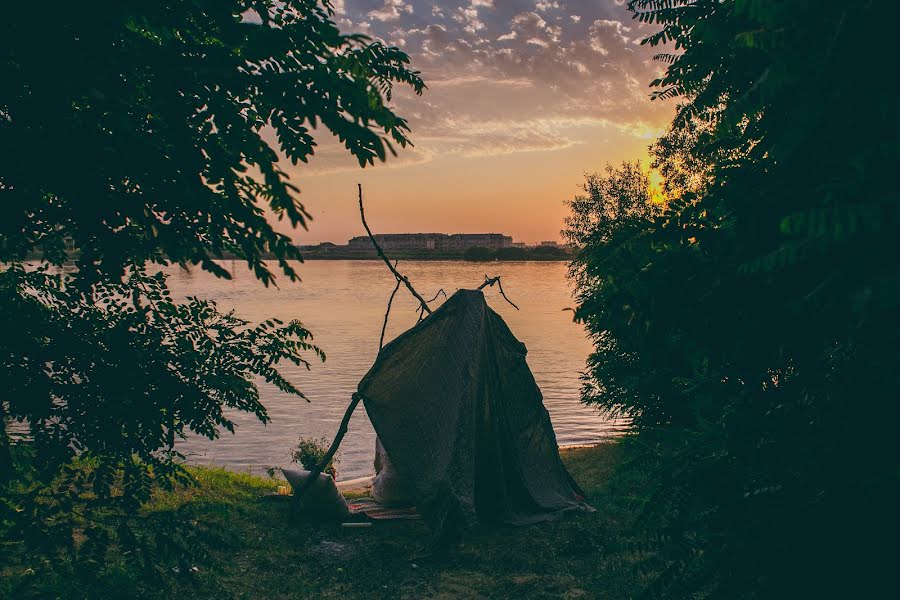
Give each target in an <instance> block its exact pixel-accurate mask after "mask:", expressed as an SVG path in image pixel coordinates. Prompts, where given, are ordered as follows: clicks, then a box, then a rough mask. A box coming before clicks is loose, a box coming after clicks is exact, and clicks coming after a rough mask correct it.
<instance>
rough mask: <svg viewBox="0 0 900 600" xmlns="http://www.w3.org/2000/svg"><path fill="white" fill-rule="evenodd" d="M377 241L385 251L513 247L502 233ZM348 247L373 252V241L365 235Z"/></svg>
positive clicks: (396, 236) (382, 236) (390, 236)
mask: <svg viewBox="0 0 900 600" xmlns="http://www.w3.org/2000/svg"><path fill="white" fill-rule="evenodd" d="M375 241H377V242H378V245H379V246H381V247H382V249H384V250H468V249H469V248H491V249H493V250H496V249H497V248H509V247H511V246H512V245H513V241H512V238H511V237H509V236H508V235H503V234H501V233H454V234H452V235H447V234H446V233H376V234H375ZM347 245H348V246H349V248H350V249H351V250H372V241H371V240H370V239H369V237H368V236H365V235H360V236H357V237H355V238H353V239H351V240H350V242H349V243H348V244H347Z"/></svg>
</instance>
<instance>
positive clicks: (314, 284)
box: [167, 260, 623, 480]
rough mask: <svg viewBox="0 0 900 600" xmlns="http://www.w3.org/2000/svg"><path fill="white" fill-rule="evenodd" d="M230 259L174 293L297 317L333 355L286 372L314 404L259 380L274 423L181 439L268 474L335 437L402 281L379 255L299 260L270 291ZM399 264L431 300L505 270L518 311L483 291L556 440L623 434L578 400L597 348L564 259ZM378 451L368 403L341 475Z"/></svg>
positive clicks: (213, 456) (412, 315)
mask: <svg viewBox="0 0 900 600" xmlns="http://www.w3.org/2000/svg"><path fill="white" fill-rule="evenodd" d="M223 266H225V267H226V268H229V270H231V271H232V273H233V275H234V279H233V280H232V281H224V280H220V279H216V278H215V277H213V276H211V275H208V274H206V273H202V272H200V271H197V270H193V271H183V270H181V269H178V268H171V269H168V270H167V272H168V273H169V274H170V275H171V277H170V278H169V284H170V287H171V289H172V292H173V295H175V296H176V297H178V296H189V295H190V296H193V295H196V296H200V297H205V298H210V299H213V300H216V301H217V302H218V303H219V306H220V308H222V309H232V308H233V309H235V311H236V313H237V315H238V316H240V317H242V318H244V319H246V320H249V321H252V322H259V321H262V320H265V319H267V318H271V317H278V318H280V319H282V320H284V321H289V320H291V319H300V320H301V321H302V322H303V323H304V325H306V326H307V328H308V329H310V330H311V331H312V332H313V334H314V335H315V342H316V344H318V345H319V346H320V347H321V348H322V349H323V350H324V351H325V354H326V355H327V360H326V362H324V363H318V362H315V363H313V364H312V369H311V370H310V371H307V370H306V369H302V368H297V367H294V366H293V365H287V366H285V367H284V370H283V372H284V373H285V374H286V375H287V377H288V378H289V379H290V380H291V381H292V382H293V383H295V384H296V385H297V386H298V387H299V388H300V389H301V390H303V392H304V393H305V394H306V395H307V396H308V397H309V399H310V401H311V402H309V403H307V402H305V401H304V400H302V399H300V398H296V397H294V396H291V395H288V394H284V393H282V392H280V391H279V390H277V389H275V388H274V387H272V386H268V385H266V384H265V383H263V384H261V390H260V391H261V395H262V400H263V403H264V404H265V406H266V407H267V409H268V411H269V416H270V417H271V418H272V422H271V423H269V424H268V425H265V426H264V425H262V424H260V423H259V422H258V421H257V420H256V419H255V418H254V417H252V416H248V415H242V414H237V415H234V419H235V421H236V423H237V424H238V427H237V429H236V433H235V434H234V435H231V434H229V433H228V432H224V433H223V435H222V437H221V438H220V439H217V440H214V441H210V440H206V439H202V438H191V439H189V440H187V441H186V442H183V443H182V444H181V448H180V449H181V451H182V452H184V453H185V454H186V455H187V456H188V458H189V460H190V461H191V462H194V463H198V464H204V465H209V464H214V465H217V466H223V467H227V468H230V469H235V470H243V471H248V470H250V471H252V472H254V473H257V472H259V473H261V472H262V471H263V470H264V469H266V468H267V467H270V466H282V465H287V464H288V463H290V460H291V459H290V450H291V447H292V446H294V445H295V444H296V442H297V438H298V437H299V436H315V437H322V436H325V437H327V438H328V439H329V441H330V440H331V438H332V436H334V433H335V431H336V430H337V427H338V424H339V423H340V420H341V417H342V416H343V413H344V410H345V409H346V407H347V404H348V403H349V401H350V395H351V394H352V393H353V392H354V391H355V389H356V385H357V383H358V382H359V380H360V379H361V378H362V376H363V375H364V374H365V373H366V371H367V370H368V369H369V367H370V366H371V365H372V362H373V361H374V359H375V355H376V354H377V351H378V337H379V335H380V333H381V324H382V320H383V318H384V310H385V305H386V303H387V300H388V297H389V296H390V294H391V290H392V289H393V287H394V278H393V276H392V275H391V274H390V272H389V271H388V270H387V267H385V265H384V264H383V263H381V262H378V261H349V260H348V261H343V260H342V261H327V260H320V261H310V262H307V263H304V264H302V265H300V268H299V272H300V276H301V277H302V279H303V281H302V283H297V284H291V283H289V282H287V281H284V282H282V285H281V287H280V288H279V289H271V288H270V289H266V288H264V287H263V286H262V285H261V284H259V283H258V282H257V281H256V280H255V279H254V278H253V277H252V275H251V274H250V273H249V272H248V271H247V270H246V267H245V266H243V265H242V264H241V263H229V262H226V263H223ZM400 269H401V271H402V272H403V273H404V274H406V275H408V276H409V278H410V280H411V281H412V282H413V284H414V285H415V286H416V289H417V290H418V291H419V292H420V293H421V294H422V295H423V296H426V297H428V298H430V297H431V296H432V295H433V294H434V293H435V292H436V291H437V290H438V289H440V288H443V289H444V290H446V292H447V294H452V293H453V292H455V291H456V290H457V289H458V288H474V287H477V286H478V285H479V284H480V283H481V282H482V281H483V280H484V274H485V272H487V273H489V274H491V275H502V277H503V284H504V285H503V288H504V290H505V291H506V293H507V295H508V296H509V297H510V299H512V300H513V302H515V303H516V304H518V306H519V308H520V309H521V310H520V311H516V310H515V309H514V308H513V307H511V306H510V305H508V304H507V303H506V302H504V301H503V299H502V298H501V297H500V296H499V294H498V293H497V291H496V290H495V289H491V288H489V289H487V290H485V295H486V297H487V299H488V303H489V304H490V305H491V307H492V308H493V309H494V310H495V311H497V312H498V313H500V315H501V316H502V317H503V318H504V319H505V320H506V322H507V324H508V325H509V327H510V329H511V330H512V332H513V334H515V335H516V337H518V338H519V339H520V340H521V341H522V342H524V343H525V345H526V346H527V347H528V364H529V366H530V367H531V369H532V371H533V372H534V375H535V379H536V380H537V383H538V385H539V386H540V388H541V390H542V392H543V394H544V404H545V405H546V407H547V409H548V410H549V412H550V417H551V420H552V421H553V426H554V428H555V430H556V436H557V439H558V441H559V443H560V445H570V444H586V443H592V442H597V441H599V440H602V439H604V438H608V437H610V436H612V435H615V434H616V433H618V432H620V431H621V430H622V429H623V426H622V424H621V423H616V422H612V421H609V420H607V419H605V418H604V417H603V416H601V415H599V414H598V413H597V412H596V411H595V410H594V409H592V408H588V407H586V406H584V405H582V404H581V403H580V402H579V388H580V380H579V376H580V372H581V370H582V369H583V368H584V364H585V359H586V358H587V356H588V353H589V352H590V350H591V345H590V342H589V341H588V340H587V338H586V336H585V333H584V330H583V328H582V327H581V326H580V325H577V324H575V323H573V322H572V317H571V315H572V313H571V312H568V311H564V310H563V309H565V308H567V307H570V306H572V305H573V302H572V298H571V288H570V287H569V285H568V282H567V280H566V277H565V275H566V265H565V263H561V262H520V263H514V262H502V263H488V264H484V263H467V262H462V261H446V262H431V261H406V262H403V261H401V262H400ZM282 279H283V278H282ZM415 307H416V303H415V301H414V300H413V299H412V298H411V297H410V295H409V294H408V293H406V292H405V291H404V290H403V289H401V290H400V292H398V294H397V297H396V298H395V300H394V306H393V309H392V311H391V321H390V323H389V324H388V330H387V335H386V336H385V343H387V341H389V340H391V339H393V338H394V337H395V336H397V335H399V334H400V333H402V332H403V331H404V330H406V329H408V328H409V327H411V326H412V325H414V324H415V322H416V311H415ZM374 447H375V433H374V431H373V430H372V426H371V424H370V423H369V419H368V417H367V416H366V413H365V410H363V408H362V405H360V407H359V408H358V409H357V411H356V413H355V414H354V416H353V419H352V420H351V422H350V428H349V431H348V432H347V436H346V437H345V438H344V441H343V443H342V444H341V449H340V451H339V453H338V457H339V459H340V463H339V464H338V472H339V473H338V479H342V480H343V479H352V478H355V477H361V476H365V475H368V474H370V473H372V472H373V468H372V459H373V455H374Z"/></svg>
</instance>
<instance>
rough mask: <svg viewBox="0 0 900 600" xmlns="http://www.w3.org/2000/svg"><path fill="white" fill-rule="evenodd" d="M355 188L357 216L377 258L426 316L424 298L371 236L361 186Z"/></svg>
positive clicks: (427, 310) (426, 304)
mask: <svg viewBox="0 0 900 600" xmlns="http://www.w3.org/2000/svg"><path fill="white" fill-rule="evenodd" d="M356 186H357V188H358V189H359V216H360V218H362V224H363V227H365V228H366V233H367V234H369V239H370V240H372V245H373V246H375V252H377V253H378V256H380V257H381V260H383V261H384V264H386V265H387V266H388V269H390V270H391V273H393V274H394V277H396V278H397V279H398V280H399V281H402V282H403V284H404V285H406V289H408V290H409V293H410V294H412V295H413V296H414V297H415V299H416V300H418V301H419V304H420V305H421V306H422V310H423V311H424V312H427V313H428V314H431V309H430V308H428V302H427V301H426V300H425V298H423V297H422V296H420V295H419V292H417V291H416V290H415V288H414V287H413V286H412V284H411V283H410V282H409V279H408V278H407V277H406V275H403V274H401V273H400V272H399V271H398V270H397V269H396V268H395V267H394V265H392V264H391V261H390V260H388V257H387V256H385V254H384V250H382V249H381V246H379V245H378V242H377V241H375V236H374V235H373V234H372V230H371V229H369V224H368V223H366V212H365V210H363V196H362V184H361V183H357V184H356Z"/></svg>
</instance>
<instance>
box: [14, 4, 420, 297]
mask: <svg viewBox="0 0 900 600" xmlns="http://www.w3.org/2000/svg"><path fill="white" fill-rule="evenodd" d="M331 15H332V9H331V5H330V4H329V3H328V2H327V0H325V1H322V2H320V1H319V0H290V1H287V2H275V1H274V0H264V1H256V0H253V1H250V0H230V1H224V2H208V1H202V0H180V1H177V2H162V3H161V2H149V3H147V2H116V3H114V4H113V5H110V4H109V3H88V4H83V3H82V4H72V3H69V4H60V5H56V6H54V8H53V10H52V11H50V12H49V13H47V14H44V15H41V16H40V18H38V16H37V15H35V13H34V8H33V7H31V6H28V5H27V4H24V3H13V4H11V5H10V6H9V7H7V13H6V18H5V19H4V20H3V23H2V24H0V37H2V39H3V40H4V48H5V50H4V60H3V61H2V62H0V79H2V80H3V82H4V85H3V90H2V91H0V117H2V118H0V147H2V148H4V150H5V156H4V159H3V164H2V167H0V211H2V212H0V260H10V259H16V258H21V257H22V256H24V254H25V253H26V252H28V251H29V250H31V249H33V248H34V247H35V246H40V247H42V248H44V250H45V251H46V252H47V257H48V259H49V260H50V261H51V262H54V263H58V262H59V261H60V260H61V259H62V247H63V246H62V240H63V239H64V238H70V239H71V240H73V241H74V243H75V245H76V246H77V247H78V248H79V250H80V252H81V258H80V259H79V261H78V270H79V277H80V278H87V277H89V276H90V277H94V278H100V277H102V276H118V275H121V273H122V268H123V266H125V265H127V264H130V263H132V262H142V261H148V260H149V261H164V260H171V261H175V262H181V263H190V264H199V265H201V266H202V267H203V268H204V269H207V270H210V271H212V272H214V273H216V274H217V275H220V276H224V277H227V272H225V270H223V269H222V268H221V267H219V266H218V265H216V264H215V263H214V262H213V261H212V257H214V256H215V255H217V254H220V253H221V252H223V251H225V250H229V251H231V252H234V253H236V254H238V255H239V256H241V257H242V258H243V259H244V260H246V261H247V262H248V263H249V265H250V266H251V267H252V268H253V269H254V271H255V272H256V275H257V276H258V277H259V278H260V279H261V280H262V281H263V282H265V283H268V282H270V281H271V277H272V274H271V272H270V270H269V268H268V267H266V265H264V264H263V262H262V261H261V259H260V254H261V253H262V252H263V251H269V252H272V253H273V254H274V255H275V256H276V257H277V259H278V262H279V265H280V267H281V269H282V270H283V271H284V273H286V274H287V275H288V276H289V277H295V276H296V273H295V271H294V268H293V267H292V266H291V265H290V263H289V262H288V261H289V260H291V259H298V258H300V255H299V252H298V250H297V249H296V247H295V246H293V245H292V244H291V240H290V238H289V237H288V236H285V235H283V234H278V233H276V232H275V231H274V230H273V229H272V227H271V225H270V223H269V222H268V221H267V218H266V215H265V211H266V210H268V211H270V212H271V213H272V214H274V216H275V217H277V218H278V219H282V218H286V219H288V220H289V221H290V223H291V224H292V225H294V226H305V225H306V223H307V221H308V218H309V215H308V214H307V213H306V212H305V211H304V209H303V205H302V204H301V203H300V201H299V199H298V197H297V191H298V190H297V188H296V187H295V185H294V184H292V183H291V182H290V181H289V180H288V176H287V174H286V173H285V170H284V167H283V165H282V164H280V162H279V155H281V156H282V157H283V158H284V159H286V160H290V161H291V162H292V163H294V164H297V163H298V161H299V162H307V161H308V160H309V157H310V156H311V155H312V154H313V151H314V149H315V140H314V137H313V133H314V130H315V128H316V127H319V128H322V129H326V130H328V131H330V132H331V133H332V134H333V135H335V136H337V138H338V139H339V140H340V142H341V143H342V144H343V145H344V146H345V147H346V148H347V150H348V151H349V152H350V153H351V154H352V155H353V156H355V157H356V158H357V159H358V161H359V163H360V165H365V164H371V163H372V162H373V161H374V160H375V159H379V160H384V159H385V157H386V155H387V154H388V153H389V152H392V151H393V149H394V145H398V146H401V147H402V146H405V145H406V144H407V143H408V141H409V140H408V137H407V133H408V130H409V128H408V126H407V123H406V121H405V120H404V119H403V118H401V117H399V116H398V115H396V114H394V112H393V111H392V110H391V109H390V107H389V106H388V104H387V103H386V101H387V100H388V99H389V98H390V96H391V91H392V85H393V84H394V83H402V84H404V85H408V86H410V87H411V88H412V89H413V90H414V91H415V92H417V93H421V91H422V89H423V88H424V84H423V82H422V80H421V79H420V78H419V76H418V74H417V73H416V72H413V71H410V70H409V69H408V68H407V63H408V58H407V57H406V55H405V54H403V53H402V52H401V51H400V50H398V49H397V48H393V47H386V46H385V45H383V44H381V43H379V42H372V41H370V40H369V39H368V38H366V37H365V36H361V35H347V34H342V33H341V32H340V31H339V30H338V28H337V26H336V25H335V24H334V23H333V22H332V21H331V19H330V17H331ZM269 141H272V142H274V147H273V146H272V145H270V143H269Z"/></svg>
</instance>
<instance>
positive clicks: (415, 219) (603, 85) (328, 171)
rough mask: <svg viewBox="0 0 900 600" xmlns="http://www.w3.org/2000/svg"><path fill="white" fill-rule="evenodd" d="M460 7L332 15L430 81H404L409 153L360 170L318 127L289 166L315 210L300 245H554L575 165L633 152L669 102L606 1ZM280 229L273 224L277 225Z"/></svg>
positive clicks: (634, 35)
mask: <svg viewBox="0 0 900 600" xmlns="http://www.w3.org/2000/svg"><path fill="white" fill-rule="evenodd" d="M457 4H458V5H457V6H452V5H450V4H446V3H442V4H441V5H440V6H437V5H432V4H430V3H427V2H425V3H420V2H414V1H413V2H406V1H405V0H359V1H353V0H345V1H344V2H341V3H338V9H339V10H338V14H337V16H336V20H337V21H338V23H339V25H340V26H341V28H342V29H343V30H344V31H362V32H365V33H368V34H369V35H371V36H373V37H375V38H376V39H383V40H384V41H385V42H387V43H390V44H394V45H398V46H401V47H402V48H404V50H406V51H407V52H408V53H409V55H410V58H411V60H412V67H413V68H416V69H419V70H421V71H422V75H423V78H424V79H425V81H426V83H427V84H428V86H429V89H428V90H426V92H425V94H424V95H423V96H422V97H416V96H414V95H412V94H410V93H407V92H406V91H405V90H400V91H399V93H398V94H397V95H396V97H395V99H394V102H393V104H394V106H395V108H396V110H397V112H398V113H399V114H400V115H401V116H403V117H405V118H407V119H408V120H409V123H410V125H411V127H412V134H411V138H412V140H413V143H414V144H415V148H412V149H406V150H400V151H399V153H400V156H399V157H397V158H389V159H388V162H387V163H386V164H381V165H376V166H375V167H367V168H366V169H360V168H359V167H357V166H356V163H355V161H354V160H353V159H351V158H349V157H348V156H346V152H345V151H344V150H343V149H342V148H340V147H338V146H337V144H336V143H334V142H333V141H332V140H331V139H330V137H329V135H328V134H327V132H320V135H319V136H318V137H317V141H319V143H320V148H319V150H318V151H317V155H316V156H315V157H314V158H313V159H312V161H311V162H310V164H309V165H303V164H300V165H298V166H297V167H292V166H291V165H290V163H288V164H287V165H286V167H285V168H286V170H287V171H288V172H289V173H291V175H292V180H293V182H294V183H295V184H297V185H298V186H299V187H300V188H301V190H302V194H301V197H300V199H301V201H302V202H303V203H304V205H305V206H306V208H307V210H308V211H309V212H310V213H311V214H312V215H313V219H314V220H313V221H312V222H311V224H310V227H309V231H307V232H303V231H295V232H291V235H292V236H293V237H294V239H296V240H297V241H299V242H301V243H304V244H312V243H318V242H322V241H332V242H336V243H345V242H346V240H347V239H349V238H350V237H352V236H355V235H362V234H363V233H364V231H363V229H362V225H361V224H360V221H359V215H358V212H357V205H356V183H357V182H359V183H362V184H363V189H364V194H365V200H366V211H367V218H368V221H369V224H370V225H371V226H372V228H373V230H374V231H376V232H380V233H396V232H416V231H423V232H424V231H429V232H430V231H436V232H444V233H456V232H498V233H506V234H509V235H512V236H513V237H514V238H515V239H516V240H517V241H524V242H528V243H534V242H538V241H542V240H558V239H559V230H560V229H561V228H562V219H563V217H564V215H565V212H566V209H565V207H564V205H563V201H564V200H566V199H569V198H571V197H572V196H573V195H575V194H576V193H577V192H578V185H579V184H580V183H581V181H582V180H583V175H584V173H585V172H589V171H597V170H600V169H602V168H603V166H604V164H605V163H606V162H621V161H623V160H634V159H641V160H643V161H644V162H645V163H646V162H647V146H648V145H649V144H650V143H651V142H652V139H653V138H654V137H655V136H656V135H658V134H659V133H660V132H661V131H662V130H663V129H664V128H665V126H666V125H667V123H668V121H669V120H670V118H671V115H672V112H673V111H674V106H673V105H671V104H664V103H660V102H651V100H650V99H649V93H650V89H649V87H648V84H649V82H650V80H651V79H652V78H653V77H655V76H657V74H658V73H659V72H660V70H661V67H660V65H659V64H658V63H654V62H653V61H652V55H653V54H654V53H655V52H656V51H657V50H654V49H650V48H647V47H642V46H640V45H639V41H640V38H642V37H643V36H644V35H646V30H645V29H644V28H643V27H642V26H641V25H640V24H636V23H635V22H633V21H631V20H630V14H629V13H628V12H627V11H625V10H624V8H623V7H622V6H621V5H620V3H619V2H617V1H616V0H606V1H605V2H597V1H594V2H587V1H585V2H569V3H567V4H565V5H563V4H562V3H558V2H548V1H547V0H537V2H534V1H527V2H516V1H508V2H501V1H500V0H496V2H495V0H465V1H464V2H459V3H457ZM280 228H281V230H283V231H284V228H283V226H282V227H280Z"/></svg>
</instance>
